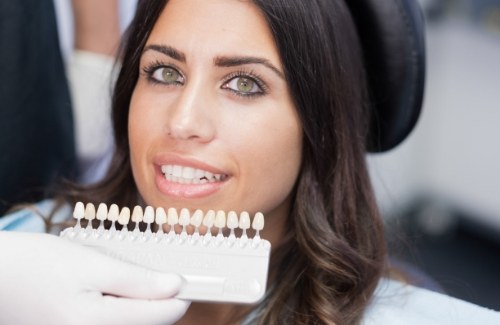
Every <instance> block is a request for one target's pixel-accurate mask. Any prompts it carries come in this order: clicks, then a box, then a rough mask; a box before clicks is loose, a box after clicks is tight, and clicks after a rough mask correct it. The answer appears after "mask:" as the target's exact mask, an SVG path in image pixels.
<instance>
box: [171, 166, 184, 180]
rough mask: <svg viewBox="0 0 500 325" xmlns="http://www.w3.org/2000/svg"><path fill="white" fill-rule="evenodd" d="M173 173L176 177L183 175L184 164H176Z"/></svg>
mask: <svg viewBox="0 0 500 325" xmlns="http://www.w3.org/2000/svg"><path fill="white" fill-rule="evenodd" d="M172 175H173V176H175V177H181V176H182V166H177V165H175V166H174V168H173V169H172Z"/></svg>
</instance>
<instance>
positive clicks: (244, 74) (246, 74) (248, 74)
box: [222, 70, 268, 98]
mask: <svg viewBox="0 0 500 325" xmlns="http://www.w3.org/2000/svg"><path fill="white" fill-rule="evenodd" d="M235 78H247V79H250V80H252V81H253V82H255V84H256V85H257V87H259V90H260V91H258V92H255V93H243V92H239V91H237V90H234V89H231V88H223V89H227V90H229V91H230V92H232V93H233V94H235V95H236V96H240V97H244V98H251V97H259V96H264V95H266V94H267V93H268V87H267V85H266V83H265V82H263V81H262V78H261V77H260V76H259V75H258V74H257V73H255V72H253V71H251V70H248V71H244V70H240V71H235V72H232V73H230V74H229V75H228V76H227V77H225V78H224V81H223V83H222V87H225V86H226V85H227V84H229V82H231V81H232V80H233V79H235Z"/></svg>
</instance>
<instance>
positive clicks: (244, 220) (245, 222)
mask: <svg viewBox="0 0 500 325" xmlns="http://www.w3.org/2000/svg"><path fill="white" fill-rule="evenodd" d="M238 226H239V227H240V229H243V230H247V229H249V228H250V214H248V212H246V211H243V212H242V213H241V214H240V222H239V225H238Z"/></svg>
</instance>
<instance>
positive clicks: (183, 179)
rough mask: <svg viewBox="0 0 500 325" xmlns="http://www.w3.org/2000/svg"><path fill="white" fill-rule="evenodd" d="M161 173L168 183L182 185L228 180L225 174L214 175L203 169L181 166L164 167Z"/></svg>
mask: <svg viewBox="0 0 500 325" xmlns="http://www.w3.org/2000/svg"><path fill="white" fill-rule="evenodd" d="M161 172H162V173H163V174H164V175H165V179H167V180H168V181H170V182H174V183H180V184H206V183H213V182H219V181H222V180H224V179H225V178H226V175H224V174H214V173H211V172H209V171H205V170H202V169H197V168H193V167H183V166H180V165H162V166H161Z"/></svg>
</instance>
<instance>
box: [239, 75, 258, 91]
mask: <svg viewBox="0 0 500 325" xmlns="http://www.w3.org/2000/svg"><path fill="white" fill-rule="evenodd" d="M236 86H237V88H238V90H239V91H241V92H243V93H249V92H251V91H252V90H253V89H254V87H255V81H253V80H252V79H249V78H238V79H237V81H236Z"/></svg>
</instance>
